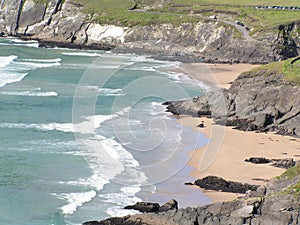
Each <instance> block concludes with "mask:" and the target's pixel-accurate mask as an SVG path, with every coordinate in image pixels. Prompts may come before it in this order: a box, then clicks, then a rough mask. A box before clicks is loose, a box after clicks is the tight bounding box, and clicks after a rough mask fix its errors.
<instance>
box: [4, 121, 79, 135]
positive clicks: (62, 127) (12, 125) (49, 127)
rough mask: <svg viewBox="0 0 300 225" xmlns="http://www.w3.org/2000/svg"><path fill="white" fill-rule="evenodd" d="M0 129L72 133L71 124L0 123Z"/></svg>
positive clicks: (72, 127)
mask: <svg viewBox="0 0 300 225" xmlns="http://www.w3.org/2000/svg"><path fill="white" fill-rule="evenodd" d="M0 128H17V129H36V130H41V131H52V130H58V131H63V132H66V133H67V132H74V126H73V124H72V123H49V124H26V123H0Z"/></svg>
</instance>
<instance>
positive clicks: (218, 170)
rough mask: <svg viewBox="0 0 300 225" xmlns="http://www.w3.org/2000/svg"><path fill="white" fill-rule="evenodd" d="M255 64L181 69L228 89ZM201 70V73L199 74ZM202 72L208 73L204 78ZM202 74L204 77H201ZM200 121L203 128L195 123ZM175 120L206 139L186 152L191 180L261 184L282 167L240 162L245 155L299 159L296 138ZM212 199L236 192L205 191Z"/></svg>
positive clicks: (299, 144) (207, 122) (209, 121)
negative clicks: (206, 140) (208, 177)
mask: <svg viewBox="0 0 300 225" xmlns="http://www.w3.org/2000/svg"><path fill="white" fill-rule="evenodd" d="M255 67H256V65H247V64H238V65H225V64H224V65H223V64H217V65H214V64H205V65H201V64H183V65H182V66H181V70H182V71H184V72H185V73H186V74H189V76H191V77H192V78H194V79H197V80H200V81H202V82H204V83H205V84H210V85H211V84H212V85H217V86H219V87H224V88H229V86H230V83H231V82H232V81H233V80H234V79H235V78H236V77H237V76H238V75H239V74H240V73H241V72H243V71H247V70H250V69H252V68H255ZM201 72H202V73H201ZM205 72H206V73H207V72H211V73H210V74H209V76H208V77H205ZM203 77H204V78H203ZM202 121H204V124H205V127H204V128H198V127H197V125H198V124H200V123H201V122H202ZM178 122H179V123H181V124H182V125H183V126H187V127H190V128H191V129H192V130H194V131H197V132H201V133H204V134H205V135H206V137H207V138H208V139H209V140H210V142H209V144H208V145H206V146H205V147H203V148H198V149H195V151H193V153H192V154H191V155H190V157H191V158H190V160H189V163H188V164H189V165H190V166H192V167H193V168H194V170H193V171H192V172H191V176H192V177H194V178H195V179H198V178H203V177H205V176H208V175H215V176H220V177H222V178H224V179H227V180H232V181H238V182H246V183H250V184H258V185H260V184H264V183H266V181H264V180H269V179H272V178H273V177H275V176H278V175H280V174H281V173H282V172H283V171H284V169H281V168H276V167H273V166H271V165H269V164H259V165H258V164H252V163H248V162H244V160H245V159H246V158H249V157H266V158H270V159H280V158H294V159H295V160H300V139H294V138H292V137H287V136H280V135H277V134H273V133H256V132H244V131H239V130H235V129H232V128H231V127H224V126H219V125H215V124H214V123H213V121H212V119H208V118H192V117H189V116H180V117H179V118H178ZM203 192H204V193H205V194H206V195H208V196H209V197H210V198H211V200H212V201H213V202H217V201H224V200H233V199H235V198H236V197H237V196H238V195H237V194H232V193H224V192H217V191H205V190H203Z"/></svg>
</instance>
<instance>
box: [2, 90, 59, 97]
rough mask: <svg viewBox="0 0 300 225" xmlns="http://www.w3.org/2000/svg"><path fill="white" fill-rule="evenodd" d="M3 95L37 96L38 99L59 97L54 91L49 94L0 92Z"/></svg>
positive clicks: (48, 92)
mask: <svg viewBox="0 0 300 225" xmlns="http://www.w3.org/2000/svg"><path fill="white" fill-rule="evenodd" d="M0 94H1V95H15V96H30V97H33V96H36V97H51V96H58V94H57V93H56V92H54V91H47V92H34V91H19V92H18V91H3V92H0Z"/></svg>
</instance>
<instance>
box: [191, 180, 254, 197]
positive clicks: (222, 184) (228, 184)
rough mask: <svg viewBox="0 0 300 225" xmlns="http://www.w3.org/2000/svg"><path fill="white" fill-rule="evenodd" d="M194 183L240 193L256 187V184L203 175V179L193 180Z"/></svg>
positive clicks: (203, 186)
mask: <svg viewBox="0 0 300 225" xmlns="http://www.w3.org/2000/svg"><path fill="white" fill-rule="evenodd" d="M195 185H197V186H199V187H201V188H205V189H208V190H215V191H224V192H232V193H241V194H244V193H246V191H248V190H251V191H256V189H257V188H258V185H251V184H243V183H239V182H234V181H226V180H224V179H223V178H221V177H216V176H207V177H204V178H203V179H198V180H196V181H195Z"/></svg>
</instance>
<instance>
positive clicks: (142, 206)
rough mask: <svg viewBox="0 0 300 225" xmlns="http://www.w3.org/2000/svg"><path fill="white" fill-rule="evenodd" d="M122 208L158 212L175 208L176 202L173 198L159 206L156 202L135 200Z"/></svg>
mask: <svg viewBox="0 0 300 225" xmlns="http://www.w3.org/2000/svg"><path fill="white" fill-rule="evenodd" d="M124 209H134V210H137V211H140V212H151V213H158V212H165V211H169V210H177V209H178V202H177V201H176V200H175V199H172V200H170V201H168V202H166V203H165V204H163V205H162V206H160V205H159V204H158V203H153V202H137V203H135V204H134V205H129V206H125V207H124Z"/></svg>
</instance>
